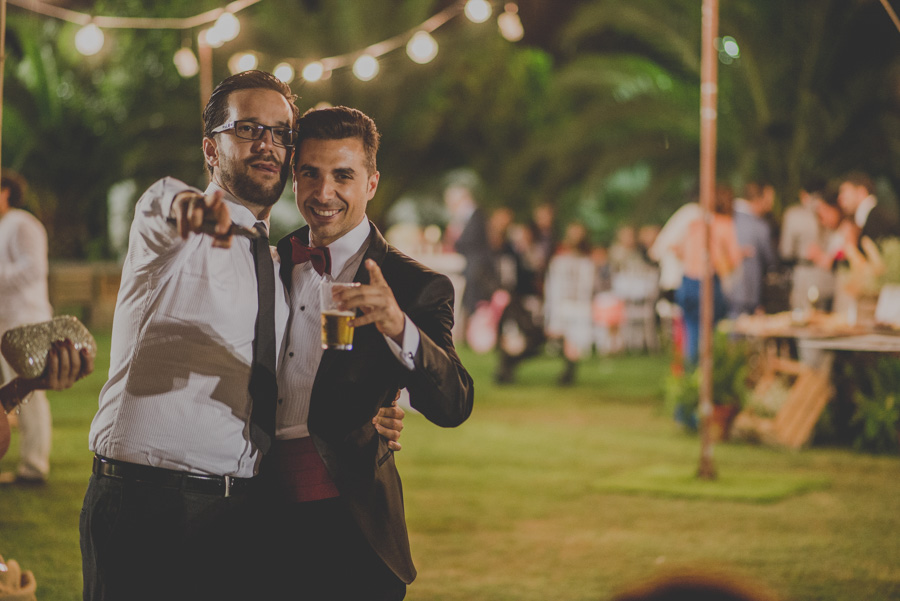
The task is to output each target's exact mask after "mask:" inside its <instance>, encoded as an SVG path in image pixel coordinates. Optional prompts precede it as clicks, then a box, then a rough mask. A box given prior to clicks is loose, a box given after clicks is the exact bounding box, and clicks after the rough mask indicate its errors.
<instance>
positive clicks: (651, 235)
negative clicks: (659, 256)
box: [637, 223, 662, 264]
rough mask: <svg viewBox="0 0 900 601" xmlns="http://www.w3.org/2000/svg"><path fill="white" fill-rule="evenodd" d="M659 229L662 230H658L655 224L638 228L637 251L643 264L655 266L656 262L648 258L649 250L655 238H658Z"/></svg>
mask: <svg viewBox="0 0 900 601" xmlns="http://www.w3.org/2000/svg"><path fill="white" fill-rule="evenodd" d="M661 229H662V228H660V227H659V226H658V225H656V224H655V223H649V224H644V225H642V226H641V227H640V228H638V232H637V243H638V250H639V251H640V253H641V257H643V259H644V262H645V263H648V264H656V260H655V259H653V258H651V257H650V248H651V247H652V246H653V244H654V242H656V238H657V236H659V232H660V230H661Z"/></svg>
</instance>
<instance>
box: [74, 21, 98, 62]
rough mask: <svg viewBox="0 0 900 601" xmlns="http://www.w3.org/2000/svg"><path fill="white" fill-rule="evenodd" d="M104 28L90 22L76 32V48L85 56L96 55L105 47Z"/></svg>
mask: <svg viewBox="0 0 900 601" xmlns="http://www.w3.org/2000/svg"><path fill="white" fill-rule="evenodd" d="M103 40H104V36H103V30H102V29H100V28H99V27H97V25H96V24H94V23H88V24H87V25H85V26H84V27H82V28H81V29H79V30H78V33H76V34H75V49H76V50H78V52H80V53H81V54H83V55H84V56H94V55H95V54H97V53H98V52H100V50H102V49H103Z"/></svg>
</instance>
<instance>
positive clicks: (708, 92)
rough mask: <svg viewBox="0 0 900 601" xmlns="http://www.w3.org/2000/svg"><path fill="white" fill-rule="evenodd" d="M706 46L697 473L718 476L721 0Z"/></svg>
mask: <svg viewBox="0 0 900 601" xmlns="http://www.w3.org/2000/svg"><path fill="white" fill-rule="evenodd" d="M702 29H703V33H702V42H701V43H702V47H701V52H700V205H701V206H702V207H703V215H704V222H705V227H704V235H705V238H706V244H705V247H706V261H705V266H704V272H703V280H702V282H701V285H700V290H701V299H700V439H701V443H700V465H699V467H698V469H697V477H698V478H701V479H703V480H714V479H715V478H716V465H715V461H714V460H713V440H712V431H711V429H710V418H711V417H712V411H713V402H712V372H713V364H712V325H713V324H712V322H713V282H712V256H711V254H710V226H711V223H712V209H713V196H714V195H715V188H716V118H717V115H716V103H717V98H718V57H717V54H716V49H715V39H716V36H717V35H718V29H719V0H703V25H702Z"/></svg>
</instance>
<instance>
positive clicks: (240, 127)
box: [211, 121, 296, 148]
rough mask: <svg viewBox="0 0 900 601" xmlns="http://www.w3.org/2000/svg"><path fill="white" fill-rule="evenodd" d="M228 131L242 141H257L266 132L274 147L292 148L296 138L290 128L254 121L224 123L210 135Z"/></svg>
mask: <svg viewBox="0 0 900 601" xmlns="http://www.w3.org/2000/svg"><path fill="white" fill-rule="evenodd" d="M229 129H233V130H234V135H236V136H237V137H238V138H241V139H242V140H259V139H260V138H262V137H263V134H264V133H265V131H266V130H269V133H271V134H272V142H274V143H275V145H276V146H284V147H285V148H292V147H293V146H294V141H295V137H296V132H295V131H294V130H293V129H291V128H290V127H283V126H280V125H262V124H261V123H256V122H255V121H226V122H225V123H223V124H222V125H220V126H219V127H217V128H215V129H214V130H212V132H211V133H214V134H219V133H222V132H223V131H228V130H229Z"/></svg>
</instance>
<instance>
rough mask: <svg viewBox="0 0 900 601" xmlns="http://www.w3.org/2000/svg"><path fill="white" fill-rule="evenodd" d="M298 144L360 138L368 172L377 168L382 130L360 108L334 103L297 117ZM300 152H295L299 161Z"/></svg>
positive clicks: (370, 172)
mask: <svg viewBox="0 0 900 601" xmlns="http://www.w3.org/2000/svg"><path fill="white" fill-rule="evenodd" d="M296 129H297V146H296V148H298V149H299V148H300V145H301V144H303V142H304V140H343V139H344V138H358V139H359V140H361V141H362V143H363V148H364V149H365V151H366V169H368V170H369V174H370V175H371V174H372V173H375V171H376V160H375V155H377V154H378V144H379V142H380V140H381V134H380V133H378V128H377V127H375V122H374V121H372V118H371V117H369V116H368V115H366V114H365V113H363V112H362V111H360V110H358V109H351V108H348V107H346V106H335V107H330V108H324V109H309V110H308V111H306V112H305V113H303V116H302V117H300V119H299V120H298V121H297V127H296ZM297 154H298V153H296V152H295V153H294V160H295V161H296V157H297Z"/></svg>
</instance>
